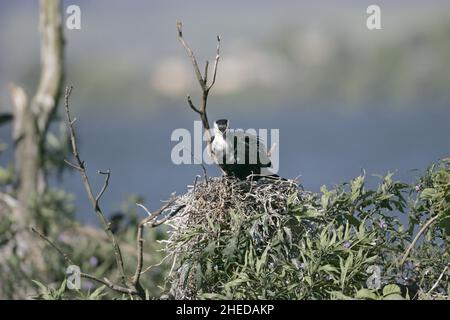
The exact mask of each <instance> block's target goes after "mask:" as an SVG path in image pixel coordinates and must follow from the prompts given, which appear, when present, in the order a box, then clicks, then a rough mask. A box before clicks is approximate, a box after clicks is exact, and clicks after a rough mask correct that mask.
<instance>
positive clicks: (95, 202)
mask: <svg viewBox="0 0 450 320" xmlns="http://www.w3.org/2000/svg"><path fill="white" fill-rule="evenodd" d="M71 93H72V87H66V90H65V94H64V106H65V109H66V117H67V126H68V128H69V134H70V142H71V145H72V154H73V156H74V158H75V161H76V165H74V164H72V163H70V166H71V167H73V168H76V169H77V170H78V172H79V173H80V175H81V178H82V180H83V184H84V188H85V190H86V192H87V194H88V197H89V200H90V202H91V205H92V208H93V209H94V211H95V214H96V215H97V218H98V220H99V221H100V223H101V224H102V226H103V228H104V231H105V233H106V235H107V236H108V238H109V240H110V242H111V243H112V245H113V249H114V256H115V259H116V264H117V268H118V270H119V274H120V276H121V280H122V283H123V284H124V285H126V284H127V279H126V275H125V270H124V266H123V258H122V253H121V251H120V247H119V244H118V243H117V240H116V238H115V237H114V234H113V233H112V231H111V225H110V223H109V222H108V220H107V219H106V218H105V216H104V214H103V211H102V210H101V208H100V204H99V200H100V198H101V197H102V195H103V193H104V192H105V190H106V188H107V187H108V183H109V178H110V171H109V170H108V171H107V172H99V173H101V174H105V175H106V179H105V183H104V185H103V187H102V189H101V190H100V193H99V194H98V195H97V196H96V197H94V193H93V191H92V187H91V184H90V181H89V178H88V175H87V173H86V167H85V163H84V161H83V160H81V158H80V153H79V151H78V145H77V137H76V134H75V129H74V121H73V120H72V117H71V115H70V107H69V97H70V95H71ZM67 162H68V161H66V163H67Z"/></svg>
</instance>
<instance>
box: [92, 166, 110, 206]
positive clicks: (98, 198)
mask: <svg viewBox="0 0 450 320" xmlns="http://www.w3.org/2000/svg"><path fill="white" fill-rule="evenodd" d="M98 173H99V174H102V175H105V176H106V177H105V182H104V183H103V187H102V189H101V190H100V192H99V194H98V195H97V197H95V202H96V203H97V206H98V202H99V201H100V199H101V198H102V196H103V194H104V193H105V191H106V189H107V188H108V184H109V178H110V177H111V171H110V170H107V171H98Z"/></svg>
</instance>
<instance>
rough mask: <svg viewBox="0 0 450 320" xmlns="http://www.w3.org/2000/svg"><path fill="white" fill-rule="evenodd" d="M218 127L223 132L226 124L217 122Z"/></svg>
mask: <svg viewBox="0 0 450 320" xmlns="http://www.w3.org/2000/svg"><path fill="white" fill-rule="evenodd" d="M218 128H219V130H220V132H222V133H225V131H227V126H226V125H225V124H219V125H218Z"/></svg>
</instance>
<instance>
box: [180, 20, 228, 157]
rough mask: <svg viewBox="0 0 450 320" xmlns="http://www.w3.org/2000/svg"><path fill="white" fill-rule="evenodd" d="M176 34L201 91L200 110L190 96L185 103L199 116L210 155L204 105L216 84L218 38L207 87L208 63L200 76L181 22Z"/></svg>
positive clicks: (209, 139) (218, 55)
mask: <svg viewBox="0 0 450 320" xmlns="http://www.w3.org/2000/svg"><path fill="white" fill-rule="evenodd" d="M177 32H178V40H179V41H180V43H181V45H182V46H183V47H184V49H185V50H186V53H187V55H188V56H189V58H190V59H191V62H192V66H193V67H194V72H195V75H196V77H197V81H198V83H199V84H200V87H201V89H202V100H201V103H200V108H197V107H196V106H195V104H194V103H193V102H192V99H191V96H190V95H188V96H187V101H188V104H189V106H190V107H191V109H192V110H194V112H196V113H198V114H199V115H200V119H201V120H202V124H203V129H204V130H205V134H206V138H207V143H208V150H209V152H210V154H211V142H212V139H211V134H210V132H209V129H210V125H209V121H208V115H207V113H206V105H207V103H208V95H209V91H210V90H211V88H212V87H213V86H214V84H215V83H216V75H217V66H218V64H219V59H220V36H217V47H216V58H215V61H214V69H213V76H212V81H211V83H210V84H209V85H208V68H209V61H206V64H205V71H204V73H203V75H202V73H201V72H200V68H199V66H198V62H197V59H196V58H195V55H194V52H193V51H192V49H191V47H190V46H189V45H188V44H187V42H186V40H185V39H184V37H183V25H182V24H181V22H177Z"/></svg>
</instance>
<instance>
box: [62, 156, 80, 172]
mask: <svg viewBox="0 0 450 320" xmlns="http://www.w3.org/2000/svg"><path fill="white" fill-rule="evenodd" d="M64 162H65V163H66V164H67V165H68V166H70V167H72V168H74V169H76V170H79V171H81V170H82V169H81V168H80V167H79V166H77V165H76V164H73V163H72V162H70V161H69V160H66V159H64Z"/></svg>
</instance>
